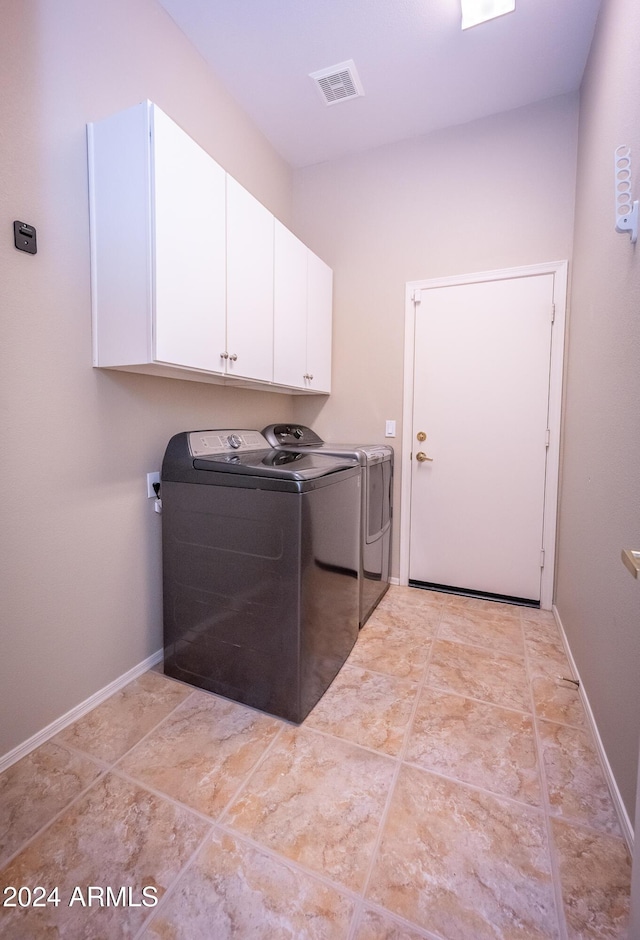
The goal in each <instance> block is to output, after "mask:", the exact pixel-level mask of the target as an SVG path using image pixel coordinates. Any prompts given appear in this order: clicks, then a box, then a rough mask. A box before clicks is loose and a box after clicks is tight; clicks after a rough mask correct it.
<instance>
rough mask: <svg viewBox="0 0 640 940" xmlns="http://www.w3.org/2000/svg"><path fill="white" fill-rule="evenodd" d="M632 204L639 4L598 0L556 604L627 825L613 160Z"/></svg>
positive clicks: (632, 321) (639, 708)
mask: <svg viewBox="0 0 640 940" xmlns="http://www.w3.org/2000/svg"><path fill="white" fill-rule="evenodd" d="M620 144H627V145H629V146H631V147H632V148H633V158H634V165H635V173H634V176H635V187H634V188H635V198H636V199H638V198H640V6H639V5H638V3H637V0H605V2H604V4H603V6H602V10H601V13H600V18H599V21H598V26H597V29H596V34H595V38H594V42H593V46H592V49H591V54H590V57H589V61H588V64H587V69H586V73H585V78H584V82H583V87H582V92H581V104H580V136H579V151H578V152H579V158H578V177H577V199H576V226H575V246H574V264H573V277H572V302H571V320H570V330H569V347H568V360H567V395H566V417H565V435H564V459H563V483H562V490H561V500H560V529H559V547H558V576H557V590H556V594H557V607H558V610H559V612H560V616H561V619H562V622H563V625H564V628H565V631H566V633H567V636H568V639H569V643H570V645H571V650H572V652H573V655H574V658H575V660H576V664H577V666H578V669H579V672H580V676H581V679H582V682H583V685H584V688H585V691H586V693H587V695H588V698H589V702H590V704H591V707H592V710H593V713H594V716H595V720H596V723H597V726H598V730H599V732H600V736H601V738H602V741H603V744H604V748H605V750H606V752H607V756H608V759H609V762H610V764H611V767H612V770H613V773H614V776H615V778H616V781H617V784H618V787H619V789H620V791H621V795H622V797H623V800H624V803H625V806H626V808H627V811H628V813H629V817H630V818H631V819H633V817H634V806H635V789H636V776H637V774H636V767H637V760H638V739H639V737H640V584H639V583H638V582H637V581H635V580H634V579H633V578H632V577H631V575H630V574H629V572H628V571H627V570H626V569H625V568H624V567H623V565H622V562H621V560H620V552H621V549H622V548H640V487H639V480H640V474H639V468H640V418H639V416H638V402H640V244H636V245H635V246H634V245H632V244H631V241H630V239H629V236H628V235H619V234H616V232H615V231H614V220H615V212H614V175H613V164H614V151H615V149H616V147H618V146H619V145H620Z"/></svg>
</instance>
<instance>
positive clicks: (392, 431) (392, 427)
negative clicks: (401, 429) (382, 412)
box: [384, 421, 396, 437]
mask: <svg viewBox="0 0 640 940" xmlns="http://www.w3.org/2000/svg"><path fill="white" fill-rule="evenodd" d="M384 436H385V437H395V436H396V423H395V421H387V423H386V427H385V432H384Z"/></svg>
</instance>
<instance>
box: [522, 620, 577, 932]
mask: <svg viewBox="0 0 640 940" xmlns="http://www.w3.org/2000/svg"><path fill="white" fill-rule="evenodd" d="M523 620H524V618H521V629H522V636H523V642H524V652H525V670H526V675H527V684H528V686H529V698H530V700H531V719H532V724H533V732H534V743H535V748H536V754H537V758H538V779H539V782H540V796H541V799H542V807H541V808H542V810H543V816H544V824H545V832H546V836H547V846H548V853H549V864H550V867H551V882H552V885H553V897H554V902H555V907H556V920H557V922H558V930H559V934H560V940H567V938H568V931H567V921H566V914H565V910H564V897H563V893H562V881H561V878H560V861H559V859H558V856H557V852H556V846H555V840H554V838H553V829H552V824H551V802H550V799H549V787H548V782H547V775H546V771H545V768H544V749H543V747H542V739H541V736H540V729H539V726H538V715H537V712H536V704H535V696H534V694H533V680H534V678H535V676H534V674H533V668H532V665H531V662H530V657H529V648H528V646H527V635H526V629H525V625H524V622H523Z"/></svg>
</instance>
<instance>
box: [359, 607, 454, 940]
mask: <svg viewBox="0 0 640 940" xmlns="http://www.w3.org/2000/svg"><path fill="white" fill-rule="evenodd" d="M441 616H442V611H440V617H439V618H438V623H437V624H435V625H434V635H433V636H432V637H431V638H430V639H429V652H428V654H427V658H426V660H425V664H424V668H423V672H422V678H421V679H420V680H419V682H418V684H417V688H416V692H415V698H414V702H413V707H412V709H411V713H410V715H409V719H408V721H407V726H406V728H405V733H404V739H403V742H402V745H401V747H400V750H399V752H398V755H397V757H396V768H395V770H394V774H393V777H392V780H391V785H390V786H389V793H388V794H387V799H386V801H385V805H384V807H383V810H382V813H381V815H380V821H379V823H378V833H377V836H376V840H375V842H374V845H373V849H372V851H371V858H370V860H369V865H368V866H367V871H366V874H365V877H364V879H363V882H362V888H361V891H360V900H359V902H358V905H357V907H356V910H355V911H354V915H353V920H352V923H351V930H350V931H349V934H348V936H347V940H355V932H356V930H357V928H358V926H359V923H360V921H361V919H362V911H363V908H364V905H365V903H366V902H367V891H368V889H369V886H370V882H371V877H372V875H373V870H374V868H375V865H376V862H377V858H378V853H379V850H380V846H381V844H382V839H383V835H384V830H385V828H386V824H387V819H388V818H389V814H390V812H391V803H392V801H393V796H394V793H395V790H396V786H397V783H398V778H399V776H400V773H401V771H402V766H403V763H404V754H405V753H406V749H407V745H408V742H409V737H410V734H411V731H412V729H413V722H414V720H415V716H416V713H417V711H418V706H419V703H420V698H421V696H422V690H423V689H424V687H425V684H426V681H427V675H428V673H429V666H430V663H431V657H432V655H433V644H434V642H435V639H436V637H437V635H438V629H439V625H440V619H441ZM383 910H384V908H383ZM408 923H411V922H410V921H408Z"/></svg>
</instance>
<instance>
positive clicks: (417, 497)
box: [409, 274, 554, 600]
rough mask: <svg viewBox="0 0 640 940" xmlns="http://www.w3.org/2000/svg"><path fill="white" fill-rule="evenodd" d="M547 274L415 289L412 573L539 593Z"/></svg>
mask: <svg viewBox="0 0 640 940" xmlns="http://www.w3.org/2000/svg"><path fill="white" fill-rule="evenodd" d="M553 282H554V277H553V274H540V275H536V276H529V277H513V278H504V279H500V280H492V281H481V282H476V283H463V284H457V285H451V286H444V287H435V288H433V289H428V290H422V291H421V292H420V295H419V296H420V302H419V303H416V304H415V347H414V348H415V355H414V384H413V428H412V431H413V443H412V459H411V518H410V525H411V533H410V547H409V579H410V580H412V581H419V582H424V583H429V584H438V585H446V586H450V587H455V588H462V589H466V590H472V591H478V592H481V593H489V594H499V595H504V596H508V597H515V598H526V599H530V600H539V599H540V585H541V565H542V547H543V520H544V500H545V472H546V462H547V442H548V433H547V429H548V426H549V423H548V422H549V382H550V361H551V333H552V316H553V315H552V311H553ZM419 434H420V435H422V434H425V435H426V439H424V440H423V441H420V440H419V439H418V435H419ZM420 453H422V454H424V455H425V456H426V457H427V458H430V459H426V460H422V461H420V460H419V459H418V455H419V454H420Z"/></svg>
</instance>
